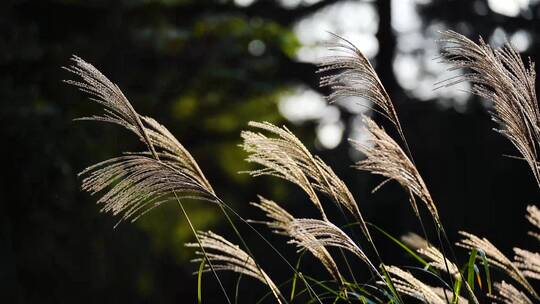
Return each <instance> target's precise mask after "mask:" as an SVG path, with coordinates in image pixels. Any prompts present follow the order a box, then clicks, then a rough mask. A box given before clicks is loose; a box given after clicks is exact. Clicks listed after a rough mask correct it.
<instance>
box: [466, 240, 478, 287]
mask: <svg viewBox="0 0 540 304" xmlns="http://www.w3.org/2000/svg"><path fill="white" fill-rule="evenodd" d="M477 253H478V250H477V249H476V248H473V250H471V253H470V254H471V255H470V256H469V263H468V264H467V283H469V286H470V287H471V289H472V291H474V266H475V265H474V261H475V260H476V254H477Z"/></svg>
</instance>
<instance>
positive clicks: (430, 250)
mask: <svg viewBox="0 0 540 304" xmlns="http://www.w3.org/2000/svg"><path fill="white" fill-rule="evenodd" d="M417 251H418V253H420V254H421V255H423V256H424V257H426V258H427V259H428V260H429V262H428V264H429V265H430V266H432V267H433V268H435V269H438V270H442V271H447V267H448V271H449V272H450V274H451V275H452V276H453V277H454V278H459V277H460V273H459V268H458V267H457V265H456V264H454V263H452V262H451V261H450V260H448V259H447V258H445V257H444V255H443V254H442V252H440V251H439V249H437V248H436V247H434V246H428V247H424V248H420V249H418V250H417Z"/></svg>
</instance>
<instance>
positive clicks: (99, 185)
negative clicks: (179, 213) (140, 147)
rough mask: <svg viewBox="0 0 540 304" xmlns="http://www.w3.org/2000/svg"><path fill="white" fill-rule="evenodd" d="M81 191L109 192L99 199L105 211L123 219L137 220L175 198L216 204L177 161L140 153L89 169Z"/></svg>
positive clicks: (92, 192)
mask: <svg viewBox="0 0 540 304" xmlns="http://www.w3.org/2000/svg"><path fill="white" fill-rule="evenodd" d="M80 175H82V176H84V179H83V181H82V189H83V190H85V191H88V192H89V193H91V194H96V193H100V192H102V191H104V190H105V189H108V190H107V191H106V193H105V194H103V196H102V197H101V198H100V199H99V200H98V203H100V204H103V205H104V206H103V208H102V211H104V212H111V213H112V214H114V215H117V214H120V213H122V214H123V215H122V218H121V220H125V219H128V218H131V219H132V221H135V220H136V219H138V218H139V217H140V216H141V215H143V214H145V213H146V212H148V211H149V210H151V209H152V208H154V207H157V206H159V205H161V204H162V203H164V202H167V201H169V200H170V199H175V198H186V197H188V198H197V199H201V200H208V201H213V200H214V195H213V193H212V192H210V191H209V190H208V189H207V188H206V187H205V186H204V185H202V184H200V183H199V182H198V181H197V180H195V179H193V178H191V177H190V176H189V175H187V174H186V173H185V172H184V170H183V169H182V168H181V167H180V166H178V165H177V163H176V162H171V161H164V160H156V159H155V158H152V157H148V156H146V155H140V154H128V155H125V156H121V157H116V158H112V159H109V160H106V161H103V162H100V163H98V164H96V165H93V166H91V167H88V168H87V169H86V170H84V171H82V172H81V173H80Z"/></svg>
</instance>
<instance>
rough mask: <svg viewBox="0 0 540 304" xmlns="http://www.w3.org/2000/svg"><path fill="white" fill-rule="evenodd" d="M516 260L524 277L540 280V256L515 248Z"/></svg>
mask: <svg viewBox="0 0 540 304" xmlns="http://www.w3.org/2000/svg"><path fill="white" fill-rule="evenodd" d="M514 253H515V256H514V260H515V264H516V265H517V267H518V268H519V269H520V270H521V272H523V275H525V276H526V277H529V278H533V279H536V280H540V254H539V253H537V252H531V251H528V250H524V249H520V248H514Z"/></svg>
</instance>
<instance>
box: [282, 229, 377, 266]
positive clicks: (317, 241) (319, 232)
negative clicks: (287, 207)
mask: <svg viewBox="0 0 540 304" xmlns="http://www.w3.org/2000/svg"><path fill="white" fill-rule="evenodd" d="M287 232H288V235H289V236H290V237H291V238H292V239H291V241H290V243H292V244H296V245H297V246H298V247H299V248H300V249H299V250H303V249H307V250H310V251H311V250H317V248H319V247H320V246H324V247H338V248H342V249H345V250H347V251H349V252H351V253H353V254H354V255H356V256H357V257H358V258H360V259H361V260H362V261H364V262H365V263H366V264H367V265H368V266H369V267H370V268H371V270H373V271H374V272H375V273H376V274H377V275H379V276H380V274H379V271H378V270H377V268H376V267H375V266H374V265H373V264H372V263H371V261H370V260H369V258H368V257H367V256H366V255H365V254H364V252H363V251H362V249H360V247H358V245H356V243H355V242H354V241H353V240H352V239H351V238H350V237H349V236H348V235H347V234H346V233H345V232H343V230H341V229H340V228H339V227H337V226H336V225H334V224H332V223H330V222H328V221H324V220H317V219H305V218H301V219H295V220H294V221H293V222H291V223H290V224H289V225H288V230H287ZM306 235H308V236H306Z"/></svg>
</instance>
